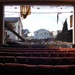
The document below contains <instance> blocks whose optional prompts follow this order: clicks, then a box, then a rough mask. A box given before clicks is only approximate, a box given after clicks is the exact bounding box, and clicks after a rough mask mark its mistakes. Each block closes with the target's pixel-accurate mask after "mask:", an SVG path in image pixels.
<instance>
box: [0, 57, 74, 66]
mask: <svg viewBox="0 0 75 75" xmlns="http://www.w3.org/2000/svg"><path fill="white" fill-rule="evenodd" d="M0 63H20V64H31V65H34V64H35V65H39V64H44V65H75V57H51V58H49V57H25V56H16V57H15V56H0Z"/></svg>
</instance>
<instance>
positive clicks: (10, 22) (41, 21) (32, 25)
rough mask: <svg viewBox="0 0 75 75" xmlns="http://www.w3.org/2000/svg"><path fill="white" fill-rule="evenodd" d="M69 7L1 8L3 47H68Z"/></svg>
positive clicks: (70, 30) (69, 39)
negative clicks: (2, 15)
mask: <svg viewBox="0 0 75 75" xmlns="http://www.w3.org/2000/svg"><path fill="white" fill-rule="evenodd" d="M73 13H74V8H73V6H71V5H64V6H63V5H12V6H11V5H6V6H4V15H5V16H4V25H5V26H4V27H5V36H4V37H5V39H4V40H5V44H6V45H9V44H10V43H11V45H12V44H13V45H44V46H47V47H59V48H60V47H66V48H67V47H72V40H73V39H72V38H73V36H72V32H73V16H74V14H73Z"/></svg>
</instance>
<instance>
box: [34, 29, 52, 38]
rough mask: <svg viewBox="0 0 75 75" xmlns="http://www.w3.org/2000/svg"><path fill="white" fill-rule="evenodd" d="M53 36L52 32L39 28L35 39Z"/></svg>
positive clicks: (35, 33)
mask: <svg viewBox="0 0 75 75" xmlns="http://www.w3.org/2000/svg"><path fill="white" fill-rule="evenodd" d="M52 37H53V35H52V33H51V32H50V31H48V30H46V29H39V30H37V31H35V32H34V38H35V39H48V38H52Z"/></svg>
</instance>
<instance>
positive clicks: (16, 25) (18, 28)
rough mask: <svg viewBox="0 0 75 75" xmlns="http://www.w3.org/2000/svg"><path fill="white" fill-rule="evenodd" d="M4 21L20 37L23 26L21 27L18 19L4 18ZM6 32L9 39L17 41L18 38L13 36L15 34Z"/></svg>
mask: <svg viewBox="0 0 75 75" xmlns="http://www.w3.org/2000/svg"><path fill="white" fill-rule="evenodd" d="M4 21H6V22H8V23H9V24H11V25H12V27H13V28H12V29H13V30H14V31H15V32H16V33H18V34H19V35H20V36H22V29H23V25H22V22H21V18H20V17H5V18H4ZM6 32H7V35H9V38H10V39H14V40H19V38H18V37H17V36H15V34H14V33H13V32H11V31H10V30H6Z"/></svg>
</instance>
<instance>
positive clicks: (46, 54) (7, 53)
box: [0, 51, 75, 57]
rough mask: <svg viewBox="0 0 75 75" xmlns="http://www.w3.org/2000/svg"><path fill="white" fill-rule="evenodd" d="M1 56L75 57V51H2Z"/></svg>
mask: <svg viewBox="0 0 75 75" xmlns="http://www.w3.org/2000/svg"><path fill="white" fill-rule="evenodd" d="M0 56H26V57H29V56H31V57H75V53H69V52H68V53H66V52H60V53H58V52H51V53H48V52H4V51H3V52H0Z"/></svg>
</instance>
